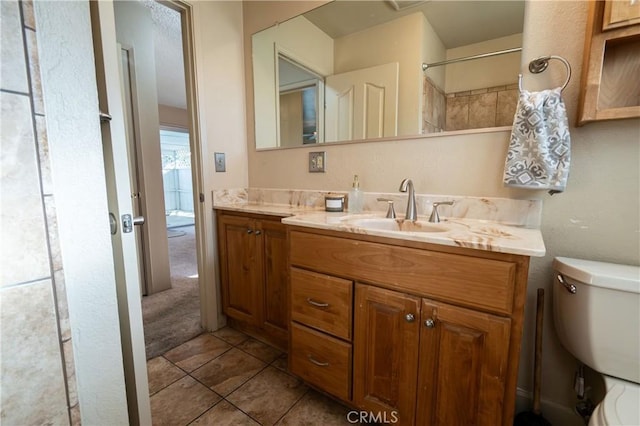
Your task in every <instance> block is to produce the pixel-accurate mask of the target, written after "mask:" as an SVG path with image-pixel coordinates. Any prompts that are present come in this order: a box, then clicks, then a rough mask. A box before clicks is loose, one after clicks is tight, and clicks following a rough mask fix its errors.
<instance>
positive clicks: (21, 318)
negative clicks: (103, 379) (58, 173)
mask: <svg viewBox="0 0 640 426" xmlns="http://www.w3.org/2000/svg"><path fill="white" fill-rule="evenodd" d="M0 7H1V15H2V80H1V81H0V97H1V104H2V114H1V117H2V148H1V156H2V157H1V160H0V161H1V167H0V169H1V170H2V174H1V175H0V184H1V188H2V190H1V197H2V204H1V207H0V209H1V220H0V223H1V229H2V232H1V234H2V249H1V250H2V251H1V255H0V257H1V258H2V263H3V268H2V276H1V281H0V312H1V313H0V324H2V325H1V330H2V331H1V333H0V335H1V336H2V337H1V344H0V346H1V347H2V353H1V358H2V367H1V370H2V385H1V389H0V393H1V395H2V397H1V398H2V400H1V402H0V406H1V407H2V412H1V415H0V422H2V423H5V424H15V425H17V424H69V421H70V418H71V419H73V421H72V423H73V424H76V423H78V421H79V410H78V396H77V391H76V381H75V369H74V365H73V352H72V348H71V330H70V327H69V312H68V306H67V292H66V288H65V274H64V270H63V267H62V259H61V254H60V245H59V240H58V228H57V217H56V194H55V190H54V186H53V182H52V179H51V170H50V159H49V145H48V141H47V131H46V119H47V117H46V116H45V114H44V106H43V101H42V87H41V84H40V69H39V60H38V46H37V42H36V34H35V30H36V25H35V18H34V15H33V5H32V4H31V2H17V1H3V2H1V3H0ZM20 9H22V14H21V13H20V12H21V10H20ZM25 42H26V44H25ZM25 45H26V51H25ZM25 55H26V58H27V59H26V60H25Z"/></svg>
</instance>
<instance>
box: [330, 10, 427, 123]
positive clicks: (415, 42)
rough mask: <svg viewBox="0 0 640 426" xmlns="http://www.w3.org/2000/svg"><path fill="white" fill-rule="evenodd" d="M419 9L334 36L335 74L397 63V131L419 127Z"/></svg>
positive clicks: (421, 23)
mask: <svg viewBox="0 0 640 426" xmlns="http://www.w3.org/2000/svg"><path fill="white" fill-rule="evenodd" d="M424 25H428V23H427V20H426V19H424V15H423V14H422V13H413V14H411V15H407V16H403V17H402V18H398V19H395V20H393V21H391V22H388V23H385V24H381V25H376V26H375V27H372V28H370V29H367V30H364V31H360V32H357V33H354V34H350V35H347V36H344V37H340V38H337V39H336V40H335V59H334V61H335V69H334V72H335V73H336V74H340V73H344V72H348V71H354V70H357V69H361V68H368V67H373V66H376V65H383V64H387V63H390V62H398V63H399V64H400V73H399V84H398V135H399V136H402V135H417V134H420V133H421V129H422V68H421V64H422V42H423V37H422V34H423V27H424Z"/></svg>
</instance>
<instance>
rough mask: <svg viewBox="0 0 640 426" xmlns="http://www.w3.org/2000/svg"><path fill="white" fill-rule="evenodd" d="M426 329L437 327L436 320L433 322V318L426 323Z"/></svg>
mask: <svg viewBox="0 0 640 426" xmlns="http://www.w3.org/2000/svg"><path fill="white" fill-rule="evenodd" d="M424 325H425V327H427V328H433V327H435V326H436V322H435V321H434V320H432V319H431V318H429V319H428V320H426V321H425V322H424Z"/></svg>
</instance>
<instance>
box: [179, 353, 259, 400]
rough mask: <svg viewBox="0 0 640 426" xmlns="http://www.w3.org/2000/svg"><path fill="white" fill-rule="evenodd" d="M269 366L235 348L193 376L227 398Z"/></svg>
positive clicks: (198, 370) (204, 366)
mask: <svg viewBox="0 0 640 426" xmlns="http://www.w3.org/2000/svg"><path fill="white" fill-rule="evenodd" d="M266 365H267V364H265V363H264V362H262V361H260V360H259V359H257V358H254V357H252V356H251V355H249V354H247V353H245V352H242V351H241V350H238V349H236V348H233V349H231V350H229V351H227V352H225V353H224V354H222V355H220V356H219V357H218V358H216V359H213V360H211V361H209V362H208V363H206V364H205V365H203V366H202V367H200V368H198V369H197V370H195V371H193V372H192V373H191V375H192V376H193V377H195V378H196V379H198V380H199V381H200V382H202V383H204V384H205V385H207V386H209V387H210V388H211V389H213V390H214V391H215V392H216V393H218V394H220V395H222V396H226V395H228V394H230V393H231V392H233V391H234V390H236V388H238V386H240V385H242V384H243V383H244V382H246V381H247V380H249V379H250V378H252V377H253V376H255V375H256V374H258V373H259V372H260V370H262V369H263V368H264V367H265V366H266Z"/></svg>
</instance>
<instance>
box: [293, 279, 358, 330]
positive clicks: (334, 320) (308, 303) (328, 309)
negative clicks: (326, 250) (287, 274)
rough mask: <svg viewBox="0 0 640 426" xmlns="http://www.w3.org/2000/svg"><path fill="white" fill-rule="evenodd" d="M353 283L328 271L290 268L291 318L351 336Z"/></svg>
mask: <svg viewBox="0 0 640 426" xmlns="http://www.w3.org/2000/svg"><path fill="white" fill-rule="evenodd" d="M352 306H353V284H352V282H351V281H348V280H344V279H342V278H336V277H332V276H329V275H324V274H318V273H315V272H309V271H304V270H302V269H297V268H291V319H292V320H293V321H297V322H300V323H302V324H305V325H308V326H310V327H313V328H317V329H319V330H322V331H326V332H327V333H330V334H333V335H334V336H336V337H340V338H342V339H345V340H351V321H352V317H353V308H352Z"/></svg>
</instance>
